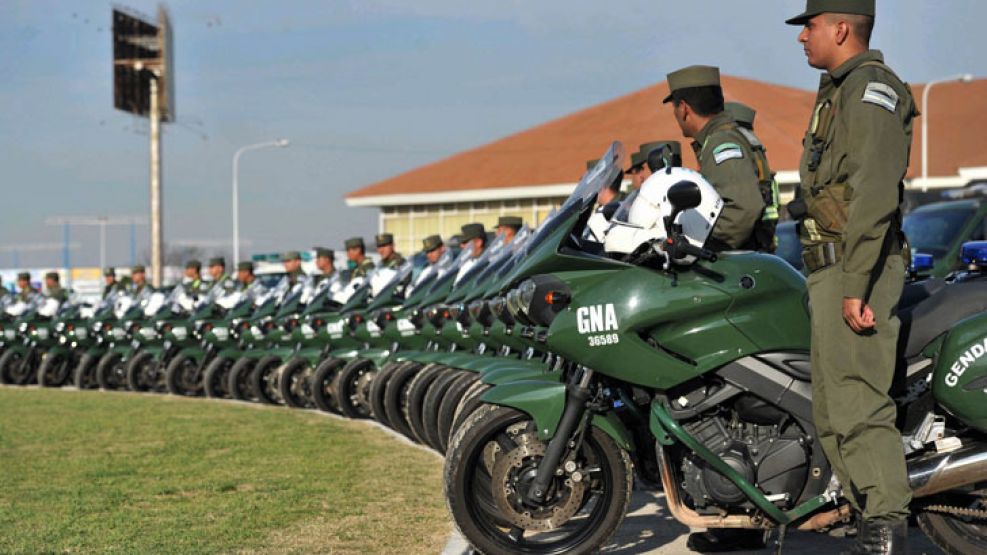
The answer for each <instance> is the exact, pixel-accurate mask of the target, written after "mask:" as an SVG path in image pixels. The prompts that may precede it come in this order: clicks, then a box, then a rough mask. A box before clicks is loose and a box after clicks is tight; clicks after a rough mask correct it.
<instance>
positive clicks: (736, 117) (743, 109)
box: [723, 102, 757, 130]
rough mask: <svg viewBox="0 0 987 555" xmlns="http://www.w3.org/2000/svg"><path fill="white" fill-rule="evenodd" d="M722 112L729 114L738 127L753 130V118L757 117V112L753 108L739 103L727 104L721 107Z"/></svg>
mask: <svg viewBox="0 0 987 555" xmlns="http://www.w3.org/2000/svg"><path fill="white" fill-rule="evenodd" d="M723 110H724V111H725V112H726V113H728V114H730V117H732V118H733V121H735V122H737V123H738V124H739V125H741V126H743V127H746V128H747V129H751V130H753V129H754V116H756V115H757V110H755V109H754V108H751V107H750V106H748V105H746V104H741V103H740V102H727V103H726V104H724V105H723Z"/></svg>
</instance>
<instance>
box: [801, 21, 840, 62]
mask: <svg viewBox="0 0 987 555" xmlns="http://www.w3.org/2000/svg"><path fill="white" fill-rule="evenodd" d="M834 21H836V20H834V19H833V18H831V17H829V14H820V15H817V16H816V17H813V18H812V19H810V20H809V21H806V22H805V27H803V28H802V32H801V33H799V43H801V44H802V50H803V51H804V52H805V57H806V59H807V60H808V62H809V65H810V66H812V67H814V68H816V69H835V68H830V67H829V66H830V62H831V60H832V59H833V52H834V50H835V49H836V47H837V46H838V44H839V42H838V40H837V32H838V30H839V24H838V22H836V23H834Z"/></svg>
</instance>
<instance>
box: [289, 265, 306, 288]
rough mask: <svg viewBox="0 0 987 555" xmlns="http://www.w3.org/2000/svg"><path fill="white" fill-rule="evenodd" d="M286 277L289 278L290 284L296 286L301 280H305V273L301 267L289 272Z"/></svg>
mask: <svg viewBox="0 0 987 555" xmlns="http://www.w3.org/2000/svg"><path fill="white" fill-rule="evenodd" d="M285 277H286V278H288V284H289V286H291V287H294V286H295V285H296V284H298V283H299V282H304V281H305V274H304V273H303V272H302V271H301V269H298V270H295V271H294V272H288V274H287V275H286V276H285Z"/></svg>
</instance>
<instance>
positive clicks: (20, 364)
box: [0, 350, 30, 385]
mask: <svg viewBox="0 0 987 555" xmlns="http://www.w3.org/2000/svg"><path fill="white" fill-rule="evenodd" d="M26 366H29V365H28V363H27V361H25V360H24V353H22V352H20V351H17V350H8V351H6V352H5V353H4V354H3V355H0V383H3V384H5V385H24V384H26V383H27V381H28V376H27V373H28V372H29V371H30V368H25V367H26Z"/></svg>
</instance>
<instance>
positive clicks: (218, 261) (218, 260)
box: [209, 256, 226, 268]
mask: <svg viewBox="0 0 987 555" xmlns="http://www.w3.org/2000/svg"><path fill="white" fill-rule="evenodd" d="M209 265H210V266H222V267H224V268H225V267H226V260H224V259H223V257H222V256H215V257H213V258H210V259H209Z"/></svg>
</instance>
